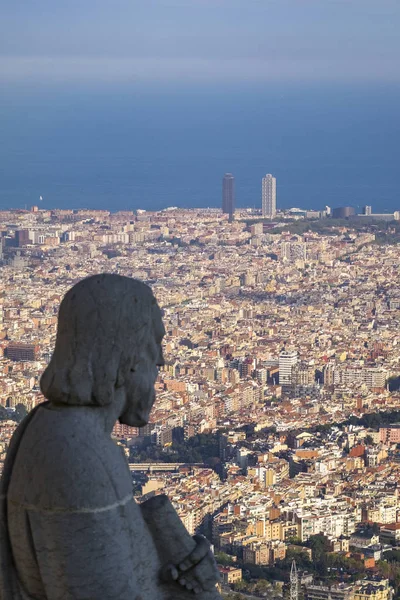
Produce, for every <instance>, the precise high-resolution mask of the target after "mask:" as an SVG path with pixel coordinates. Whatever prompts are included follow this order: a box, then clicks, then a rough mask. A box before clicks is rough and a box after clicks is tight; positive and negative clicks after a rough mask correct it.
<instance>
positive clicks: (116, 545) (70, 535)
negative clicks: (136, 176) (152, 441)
mask: <svg viewBox="0 0 400 600" xmlns="http://www.w3.org/2000/svg"><path fill="white" fill-rule="evenodd" d="M163 334H164V328H163V325H162V321H161V313H160V310H159V308H158V306H157V304H156V301H155V299H154V297H153V295H152V293H151V290H150V289H149V288H148V287H147V286H145V285H144V284H142V283H141V282H138V281H135V280H132V279H129V278H126V277H119V276H117V275H106V274H103V275H97V276H94V277H90V278H88V279H86V280H84V281H82V282H80V283H79V284H77V285H76V286H74V288H72V289H71V290H70V291H69V292H68V294H67V295H66V297H65V298H64V300H63V302H62V304H61V307H60V314H59V323H58V332H57V342H56V348H55V351H54V354H53V357H52V360H51V362H50V364H49V366H48V368H47V370H46V371H45V373H44V375H43V377H42V381H41V387H42V391H43V393H44V395H45V396H46V397H47V398H48V400H49V402H46V403H44V404H43V405H41V406H39V407H37V408H36V409H35V410H34V411H32V413H31V414H30V415H28V417H27V419H26V420H25V421H24V422H23V423H22V424H21V425H20V427H19V428H18V430H17V432H16V434H15V435H14V439H13V440H12V444H11V447H10V450H9V453H8V457H7V461H6V466H5V471H4V476H3V479H2V483H1V486H2V487H1V494H2V496H1V498H0V500H1V505H0V508H1V511H0V535H1V539H0V553H1V555H0V599H1V600H21V599H22V600H29V599H31V600H32V599H34V600H112V599H113V600H114V599H115V600H128V599H129V600H140V599H142V600H144V599H146V600H167V599H170V600H171V599H172V598H176V599H181V598H182V599H183V598H185V599H186V598H193V597H195V595H194V592H193V591H189V590H185V589H184V587H183V584H185V585H186V586H189V587H193V586H195V587H198V588H199V591H200V595H199V598H201V600H214V599H215V598H217V597H218V595H216V593H215V592H213V591H209V590H212V588H213V586H214V585H215V582H216V580H217V577H216V570H215V563H214V560H213V558H212V556H211V554H210V552H209V550H208V549H207V547H206V546H204V544H202V542H201V541H200V542H199V540H196V541H194V540H192V538H190V536H189V534H187V532H186V530H185V529H184V527H183V525H182V524H181V523H180V521H179V518H178V517H177V515H176V513H175V516H174V511H173V508H172V506H171V505H170V504H169V503H164V504H163V505H162V506H161V505H159V506H158V508H159V509H160V511H161V512H162V511H164V512H163V514H164V513H165V514H166V513H168V519H166V518H164V522H165V531H164V530H163V531H162V532H161V531H159V530H157V531H158V533H157V535H156V536H155V537H154V532H155V530H156V529H157V528H155V526H154V523H160V520H159V519H158V518H157V515H156V514H155V513H154V515H153V516H154V519H152V518H151V515H150V516H149V514H150V513H149V506H147V507H144V509H143V510H142V508H141V507H140V506H139V505H138V504H136V502H135V501H134V499H133V496H132V482H131V475H130V472H129V469H128V465H127V462H126V458H125V455H124V453H123V452H122V449H121V448H120V447H118V446H117V445H116V444H115V443H114V442H113V441H112V439H111V437H110V433H111V431H112V428H113V425H114V423H115V421H116V420H117V419H119V420H120V421H121V422H123V423H126V424H128V425H133V426H141V425H144V424H145V423H146V422H147V421H148V418H149V414H150V410H151V407H152V405H153V402H154V382H155V379H156V376H157V365H161V364H163V358H162V351H161V340H162V337H163ZM158 502H160V501H158ZM161 504H162V503H161ZM154 509H155V510H156V509H157V503H156V504H155V505H154ZM145 514H146V515H147V521H148V523H150V527H149V525H148V523H146V519H145V518H144V515H145ZM164 516H165V515H164ZM157 527H159V525H157ZM168 539H170V540H171V544H168V543H167V544H166V543H165V541H166V540H168ZM161 540H162V543H160V542H161ZM178 540H179V543H180V541H181V542H182V550H180V549H179V543H178ZM171 550H173V552H171ZM188 555H190V556H189V557H188ZM175 559H176V560H179V561H182V560H183V561H184V563H185V564H186V567H188V565H189V567H190V568H189V569H188V570H187V571H186V573H185V575H184V576H183V575H182V572H179V569H178V565H176V568H175V566H173V567H172V572H173V573H174V575H176V574H177V573H178V572H179V581H180V582H181V583H178V582H176V581H174V582H172V583H168V584H167V583H163V582H162V581H161V577H160V574H161V568H162V567H165V566H166V565H168V564H170V563H171V562H172V563H173V564H175V563H174V561H175ZM181 566H182V565H181ZM203 593H204V596H203Z"/></svg>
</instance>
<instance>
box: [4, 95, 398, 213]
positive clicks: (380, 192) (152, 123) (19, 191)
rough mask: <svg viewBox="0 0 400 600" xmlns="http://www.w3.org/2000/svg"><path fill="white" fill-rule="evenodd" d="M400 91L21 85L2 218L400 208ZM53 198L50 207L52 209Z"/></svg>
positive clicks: (12, 118)
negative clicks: (19, 212)
mask: <svg viewBox="0 0 400 600" xmlns="http://www.w3.org/2000/svg"><path fill="white" fill-rule="evenodd" d="M399 107H400V86H398V85H389V84H388V85H375V86H374V85H367V84H365V85H361V84H357V85H356V84H354V85H339V84H336V85H333V84H332V85H320V86H318V85H306V84H304V85H299V84H296V85H289V84H285V85H284V84H277V83H274V84H271V85H270V86H265V85H264V86H256V85H243V86H236V87H234V86H222V85H221V86H215V85H214V86H200V85H189V86H185V85H183V84H182V85H181V86H159V87H156V86H147V87H145V86H139V85H138V86H133V87H132V86H131V87H124V86H119V87H113V86H109V87H93V86H92V87H89V86H87V87H85V86H84V85H79V86H75V87H72V86H56V85H54V86H49V85H48V86H44V87H43V86H40V85H38V86H36V87H34V86H30V87H23V86H13V87H9V88H8V89H4V88H3V90H2V93H1V95H0V209H5V208H23V207H24V206H25V205H27V206H31V205H32V204H39V205H40V206H41V207H43V208H54V207H56V208H83V207H88V208H99V209H108V210H113V211H114V210H123V209H137V208H142V209H147V210H158V209H162V208H165V207H168V206H178V207H219V206H220V204H221V180H222V177H223V175H224V173H225V172H231V173H233V174H234V176H235V179H236V196H237V206H243V207H244V206H251V207H254V206H255V207H260V204H261V178H262V177H263V176H264V175H265V174H266V173H272V174H273V175H274V176H276V178H277V204H278V207H282V208H288V207H301V208H308V209H321V208H323V207H324V206H325V205H330V206H333V207H334V206H341V205H351V206H354V207H356V208H357V207H361V206H362V205H364V204H370V205H372V207H373V210H374V211H375V212H379V211H381V212H384V211H385V212H386V211H393V210H398V209H400V173H399V166H400V109H399ZM40 196H42V197H43V200H42V201H39V197H40Z"/></svg>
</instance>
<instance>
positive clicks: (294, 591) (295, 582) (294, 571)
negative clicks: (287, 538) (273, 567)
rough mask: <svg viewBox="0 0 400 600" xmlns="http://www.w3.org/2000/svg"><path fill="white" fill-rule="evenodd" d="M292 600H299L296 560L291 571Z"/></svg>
mask: <svg viewBox="0 0 400 600" xmlns="http://www.w3.org/2000/svg"><path fill="white" fill-rule="evenodd" d="M290 600H299V577H298V574H297V566H296V561H295V560H293V562H292V568H291V569H290Z"/></svg>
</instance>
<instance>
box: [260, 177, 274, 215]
mask: <svg viewBox="0 0 400 600" xmlns="http://www.w3.org/2000/svg"><path fill="white" fill-rule="evenodd" d="M262 215H263V217H269V218H270V219H273V218H274V217H275V215H276V178H275V177H272V175H271V174H268V175H266V176H265V177H263V180H262Z"/></svg>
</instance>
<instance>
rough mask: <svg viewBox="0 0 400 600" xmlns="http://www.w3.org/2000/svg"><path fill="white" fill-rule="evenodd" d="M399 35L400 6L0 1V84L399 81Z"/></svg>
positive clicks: (299, 0)
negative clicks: (0, 2)
mask: <svg viewBox="0 0 400 600" xmlns="http://www.w3.org/2000/svg"><path fill="white" fill-rule="evenodd" d="M4 5H5V6H4ZM399 30H400V2H399V0H140V1H139V0H107V1H105V0H68V1H66V0H61V1H57V0H36V1H35V2H33V1H32V0H5V2H3V3H2V7H1V9H0V82H1V81H2V82H3V83H4V82H6V83H12V82H35V83H38V82H39V83H40V82H46V83H47V82H58V81H60V82H71V83H74V82H100V83H102V82H104V83H118V82H120V83H131V82H136V81H145V82H156V83H157V82H175V81H194V82H208V81H210V82H216V81H217V82H221V81H222V82H224V81H226V82H239V83H240V82H241V81H243V82H245V81H246V82H247V81H253V82H268V81H276V80H281V81H317V82H319V81H351V82H353V81H369V82H371V81H376V82H382V81H384V82H398V81H400V69H399V58H400V36H399V33H398V32H399Z"/></svg>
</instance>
